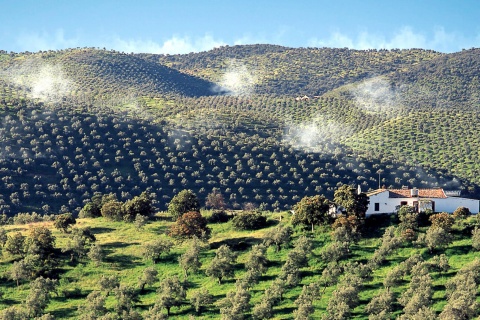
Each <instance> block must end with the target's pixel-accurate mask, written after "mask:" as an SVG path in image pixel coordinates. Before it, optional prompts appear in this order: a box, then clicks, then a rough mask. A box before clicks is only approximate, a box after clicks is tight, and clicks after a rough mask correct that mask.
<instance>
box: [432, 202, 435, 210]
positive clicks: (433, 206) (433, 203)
mask: <svg viewBox="0 0 480 320" xmlns="http://www.w3.org/2000/svg"><path fill="white" fill-rule="evenodd" d="M432 211H433V212H435V201H432Z"/></svg>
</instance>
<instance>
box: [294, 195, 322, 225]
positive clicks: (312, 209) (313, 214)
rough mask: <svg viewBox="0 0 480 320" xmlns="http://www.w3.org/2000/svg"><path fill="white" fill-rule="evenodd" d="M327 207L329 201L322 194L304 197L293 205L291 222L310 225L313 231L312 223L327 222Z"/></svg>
mask: <svg viewBox="0 0 480 320" xmlns="http://www.w3.org/2000/svg"><path fill="white" fill-rule="evenodd" d="M329 209H330V201H328V200H327V199H326V198H325V197H324V196H320V195H317V196H313V197H304V198H303V199H302V200H300V202H298V203H297V204H296V205H294V206H293V211H294V215H293V217H292V223H293V224H299V223H301V224H305V225H310V226H311V227H312V232H313V226H314V225H316V224H317V225H319V224H326V223H327V222H328V210H329Z"/></svg>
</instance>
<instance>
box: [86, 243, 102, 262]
mask: <svg viewBox="0 0 480 320" xmlns="http://www.w3.org/2000/svg"><path fill="white" fill-rule="evenodd" d="M87 255H88V257H89V258H90V260H92V261H93V262H94V263H95V264H96V265H97V266H98V265H100V263H101V262H102V261H103V259H105V250H103V247H102V246H101V245H99V244H96V243H95V244H93V245H92V246H91V247H90V250H89V251H88V254H87Z"/></svg>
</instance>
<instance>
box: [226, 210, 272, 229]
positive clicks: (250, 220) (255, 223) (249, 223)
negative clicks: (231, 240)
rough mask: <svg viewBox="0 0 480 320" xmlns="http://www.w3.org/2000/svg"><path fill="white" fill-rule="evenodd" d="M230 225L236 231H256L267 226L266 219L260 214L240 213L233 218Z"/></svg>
mask: <svg viewBox="0 0 480 320" xmlns="http://www.w3.org/2000/svg"><path fill="white" fill-rule="evenodd" d="M232 225H233V227H234V228H235V229H238V230H257V229H261V228H264V227H265V226H266V225H267V218H265V216H264V215H263V214H262V213H261V212H255V211H253V212H242V213H240V214H237V215H236V216H235V217H233V219H232Z"/></svg>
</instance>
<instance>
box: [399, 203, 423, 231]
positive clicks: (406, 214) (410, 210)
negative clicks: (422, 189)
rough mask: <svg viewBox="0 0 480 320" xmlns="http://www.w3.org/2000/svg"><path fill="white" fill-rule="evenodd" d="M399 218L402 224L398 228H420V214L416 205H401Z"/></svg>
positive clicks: (402, 229)
mask: <svg viewBox="0 0 480 320" xmlns="http://www.w3.org/2000/svg"><path fill="white" fill-rule="evenodd" d="M397 215H398V219H399V220H400V224H399V225H398V228H399V229H400V230H401V231H404V230H408V229H411V230H417V229H418V219H419V215H418V213H417V212H416V211H415V208H414V207H411V206H401V207H400V208H399V209H398V211H397Z"/></svg>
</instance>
